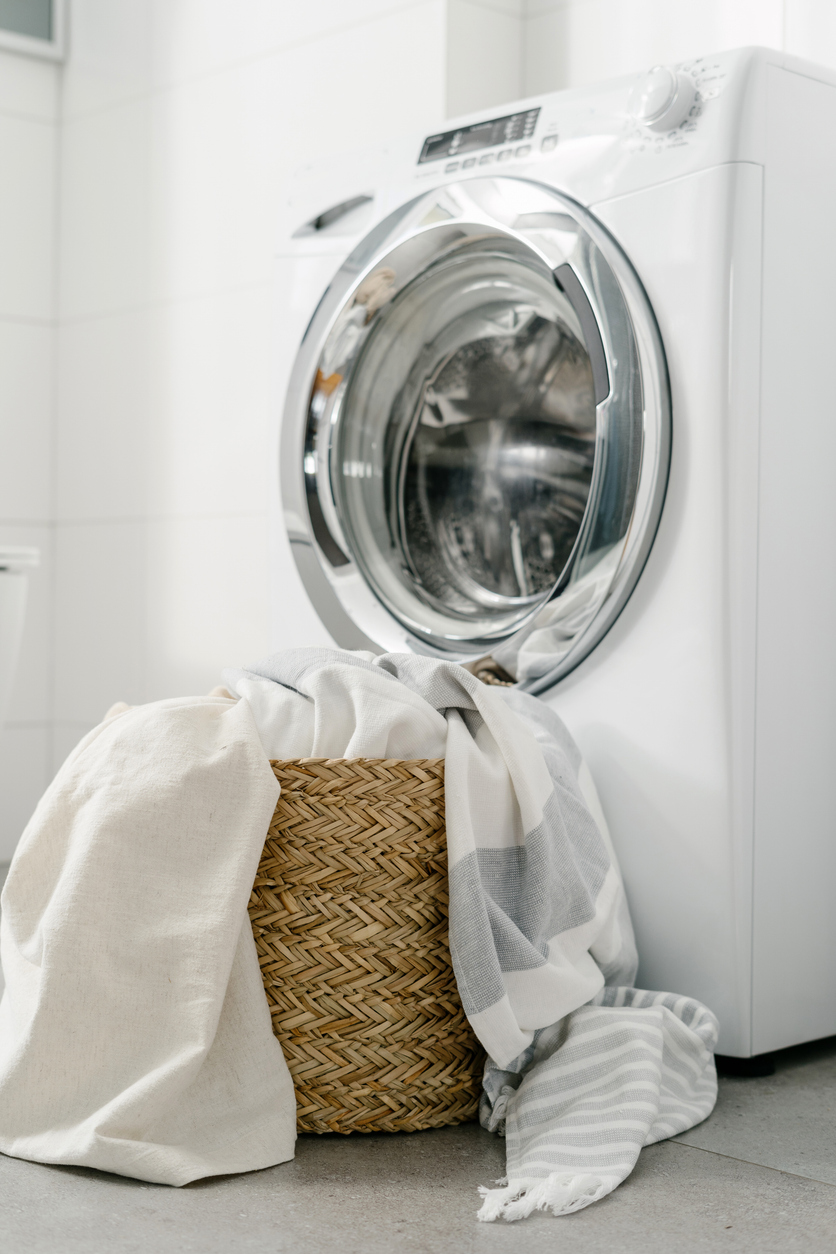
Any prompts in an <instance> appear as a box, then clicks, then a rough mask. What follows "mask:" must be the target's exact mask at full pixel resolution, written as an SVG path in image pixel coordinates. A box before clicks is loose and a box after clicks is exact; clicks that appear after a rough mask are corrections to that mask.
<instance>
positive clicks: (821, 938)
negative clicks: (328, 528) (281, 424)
mask: <svg viewBox="0 0 836 1254" xmlns="http://www.w3.org/2000/svg"><path fill="white" fill-rule="evenodd" d="M673 70H674V72H675V73H676V72H678V73H679V74H680V76H681V75H683V74H684V75H686V76H688V79H689V81H691V82H693V84H694V85H695V87H696V101H695V103H694V105H693V106H691V107H690V108H689V112H688V113H687V114H686V115H685V118H684V120H683V121H680V122H679V124H678V125H676V126H675V128H674V129H673V130H670V131H667V130H661V131H660V130H659V129H654V128H653V126H652V125H648V124H647V123H646V119H647V117H648V110H650V109H651V107H652V106H653V100H651V101H650V104H648V103H647V100H648V97H647V93H645V97H642V96H641V92H642V85H643V83H645V82H646V80H645V79H644V76H635V77H631V78H629V79H624V80H620V81H618V82H615V83H613V84H610V85H605V86H602V87H600V88H596V89H583V90H575V91H568V92H562V93H558V94H555V95H551V96H546V97H543V98H541V99H538V100H533V101H526V102H524V104H523V105H520V106H507V107H506V108H505V109H504V110H494V111H492V112H484V113H481V114H478V115H473V116H472V117H470V118H467V119H464V120H463V121H462V122H461V123H460V125H461V126H462V127H463V128H465V127H467V126H469V125H471V124H472V123H474V122H477V123H478V122H481V121H483V120H484V121H489V120H490V119H491V118H492V117H493V116H495V115H496V114H498V113H500V112H503V113H506V114H508V113H510V112H511V111H512V108H513V109H515V110H518V111H520V112H522V111H526V110H528V111H531V110H533V109H535V108H539V111H540V112H539V114H538V115H537V121H536V127H535V128H534V130H533V133H532V134H531V135H530V137H527V138H526V143H525V144H518V145H517V146H516V148H505V149H502V148H500V149H494V150H493V151H494V154H495V157H496V158H497V159H498V157H499V153H500V152H501V151H502V152H507V153H508V156H507V158H506V159H505V161H504V163H503V166H502V174H503V175H507V176H511V177H514V178H517V179H523V180H530V181H532V182H534V183H536V184H538V185H541V186H544V187H547V188H550V189H555V190H556V191H558V192H559V193H561V194H562V195H564V196H566V197H569V198H571V199H572V200H573V201H574V202H576V203H577V204H578V205H580V206H582V207H583V208H584V209H585V210H586V211H588V213H589V214H591V215H592V217H593V218H594V220H595V221H597V223H599V224H602V226H603V227H604V228H605V229H606V231H607V232H609V234H610V236H611V237H612V238H613V239H614V240H615V241H616V242H617V244H618V245H619V246H620V248H621V250H623V253H624V255H625V256H626V258H628V259H629V261H630V263H632V266H633V267H634V268H635V272H636V273H637V275H638V277H639V279H640V281H641V284H642V285H643V288H644V292H645V293H646V296H647V299H648V302H649V305H650V307H651V308H652V311H653V314H654V315H655V319H656V322H657V324H658V329H659V333H660V335H661V342H662V345H663V347H664V356H665V359H666V362H667V373H668V377H669V381H670V407H671V415H672V443H671V450H670V472H669V478H668V482H667V491H666V495H665V498H664V506H663V508H662V510H661V517H660V521H659V524H658V530H657V531H656V534H655V539H654V538H653V536H652V534H651V535H650V537H649V541H652V543H649V553H648V555H647V559H646V563H645V565H644V568H643V571H642V573H641V574H640V576H639V577H638V580H637V582H636V583H635V586H634V587H633V589H632V592H631V593H630V595H629V597H628V599H627V600H626V604H624V606H623V608H622V609H621V610H620V613H619V614H618V616H617V617H616V618H615V620H614V621H613V622H612V623H611V624H609V625H608V629H607V630H606V634H604V635H603V638H602V639H600V641H598V642H597V643H596V644H595V645H594V647H592V648H591V650H590V651H588V652H587V653H586V654H585V655H584V656H583V657H582V659H581V660H580V661H579V662H578V664H576V665H574V667H573V669H571V670H570V671H569V672H568V673H566V674H563V675H562V676H561V677H560V678H559V679H558V681H557V682H556V683H554V684H553V685H552V686H551V687H549V688H548V689H547V690H545V691H542V692H541V695H542V697H543V699H544V700H547V701H549V702H550V703H551V704H553V706H554V708H555V709H556V710H557V711H558V713H559V714H560V715H561V717H562V718H563V719H564V720H565V722H566V723H567V725H568V726H569V728H570V730H571V731H572V733H573V735H574V736H575V737H576V739H577V741H578V743H579V745H580V747H581V749H582V751H583V753H584V755H585V757H586V759H587V761H588V763H589V765H590V767H591V769H592V772H593V775H594V777H595V780H596V783H597V785H598V789H599V791H600V794H601V798H602V802H603V805H604V809H605V812H606V815H607V820H608V822H609V824H610V827H611V831H612V835H613V840H614V843H615V845H616V849H617V852H618V856H619V860H620V862H621V866H622V869H623V872H624V877H625V881H626V885H627V891H628V896H629V899H630V904H631V909H632V913H633V919H634V923H635V926H636V932H637V939H638V944H639V952H640V957H641V969H640V973H639V982H640V983H641V985H642V986H643V987H645V988H659V989H666V990H673V991H676V992H681V993H683V994H688V995H692V996H695V997H698V998H700V999H701V1000H703V1001H704V1002H705V1003H706V1004H707V1005H709V1006H710V1007H711V1008H712V1009H713V1010H714V1011H715V1012H716V1013H717V1015H718V1017H719V1019H720V1023H721V1041H720V1051H721V1052H722V1053H725V1054H731V1055H738V1056H749V1055H754V1054H759V1053H763V1052H766V1051H770V1050H774V1049H780V1048H783V1047H785V1046H788V1045H792V1044H795V1043H798V1042H801V1041H807V1040H813V1039H816V1038H820V1037H825V1036H829V1035H831V1034H834V1033H836V968H835V967H834V963H833V961H832V954H833V953H834V952H836V910H834V909H833V908H832V904H831V903H832V898H833V895H834V892H836V839H834V834H835V829H836V771H834V769H833V766H832V763H833V761H834V758H836V650H834V649H833V641H834V639H836V578H834V574H833V571H832V569H831V565H830V561H829V555H830V553H831V552H832V549H833V544H834V540H836V493H834V491H833V486H832V480H833V473H834V472H833V467H834V466H836V421H834V418H836V415H835V414H834V413H833V412H832V411H833V408H834V402H833V399H832V389H831V388H829V386H828V385H827V382H826V378H825V374H824V368H825V364H826V362H827V361H828V360H829V359H830V356H831V353H832V344H833V343H834V338H836V313H834V302H833V295H832V294H833V292H834V291H836V238H835V237H834V234H833V230H832V223H833V222H834V220H836V164H834V163H833V162H832V161H830V160H829V159H828V156H827V154H828V153H829V152H830V151H831V150H832V136H833V135H834V134H836V76H834V75H833V74H831V73H830V72H829V71H826V70H821V69H819V68H818V67H815V66H812V65H808V64H806V63H804V62H800V61H797V60H795V59H793V58H789V57H786V56H783V55H782V54H779V53H774V52H770V51H766V50H759V49H747V50H741V51H738V52H733V53H724V54H721V55H719V56H717V57H714V58H706V59H703V60H701V61H698V62H690V63H687V64H683V65H681V66H677V67H673ZM654 90H655V87H654ZM637 101H638V104H637V103H636V102H637ZM642 109H644V113H642ZM637 113H638V114H640V115H641V116H640V117H639V118H637ZM651 123H652V118H651ZM445 125H447V126H448V128H449V129H450V130H451V131H452V130H453V129H455V126H456V124H445ZM555 136H556V140H555V139H554V138H553V137H555ZM422 140H423V137H422V136H415V137H408V138H407V139H406V140H404V142H403V144H402V145H399V146H395V145H393V146H391V147H390V148H389V149H388V150H386V151H377V152H371V153H366V154H359V155H355V156H352V157H350V158H349V157H345V158H342V159H340V160H338V161H331V162H327V163H322V165H315V166H312V167H311V169H309V170H307V171H303V172H302V173H301V174H300V176H299V178H298V180H297V182H296V185H295V190H294V197H293V202H292V203H291V205H289V206H288V211H287V218H286V221H285V222H284V224H283V230H282V237H283V242H282V245H281V249H280V254H281V255H280V258H279V268H280V310H281V318H282V326H281V342H280V346H279V351H280V353H281V355H282V360H281V363H280V364H281V370H282V372H283V374H284V376H285V379H287V378H290V376H291V367H292V364H293V359H294V357H295V355H296V350H297V347H298V345H299V343H300V341H303V348H304V337H305V336H306V334H307V335H308V336H309V335H310V324H311V320H312V315H314V311H315V310H316V309H317V306H318V305H319V304H320V302H321V301H323V299H324V300H326V301H327V299H328V296H327V289H328V288H329V284H331V282H332V279H333V276H334V274H335V272H336V271H337V270H338V269H339V267H340V266H341V265H342V263H343V262H344V261H345V259H346V258H347V257H348V256H349V254H351V253H352V250H354V249H355V248H356V246H357V245H358V243H359V242H360V241H361V240H362V239H364V238H366V237H368V233H369V232H370V231H371V230H372V229H373V228H374V227H375V226H376V225H377V224H378V223H381V222H382V221H383V220H384V219H386V217H387V215H389V214H391V213H392V212H393V211H396V210H397V209H398V208H399V206H401V205H403V204H405V203H407V202H410V201H412V200H414V199H415V198H416V197H417V196H419V195H421V193H423V192H425V191H428V190H429V189H435V188H443V187H444V185H445V184H452V183H454V182H455V183H456V184H462V183H463V181H464V180H465V179H466V178H469V177H477V176H479V175H480V173H481V174H484V171H483V170H480V166H479V165H478V164H476V165H475V167H473V166H471V167H470V169H469V170H464V169H463V168H462V161H461V160H448V159H446V158H445V157H442V158H441V159H439V160H436V161H425V162H424V163H422V164H417V158H418V154H419V153H420V152H421V151H422ZM517 154H518V155H517ZM474 171H475V172H474ZM354 201H356V202H357V203H356V205H355V206H354V207H353V208H352V209H351V210H350V211H347V212H341V213H336V214H333V215H331V216H330V217H329V214H328V213H327V212H325V211H327V210H329V209H330V208H331V207H333V206H336V205H339V204H343V205H344V204H346V203H348V204H351V203H352V202H354ZM306 223H307V224H308V228H307V229H305V225H304V224H306ZM300 228H302V230H301V231H300ZM372 238H373V237H372ZM372 251H373V250H372ZM324 293H325V296H324V295H323V294H324ZM315 321H316V320H315V319H314V324H315ZM306 327H308V332H307V333H306ZM297 369H298V368H297ZM305 386H307V388H308V390H310V386H311V383H310V380H308V382H307V384H306V385H305ZM293 388H294V384H293V381H292V380H291V392H290V400H289V402H288V405H289V407H290V408H289V410H288V411H286V416H285V441H284V445H283V453H282V457H283V460H284V463H285V464H284V466H283V474H285V475H286V474H288V473H293V472H292V469H291V470H290V471H289V470H288V461H289V459H293V458H297V457H298V456H300V452H299V450H300V449H301V445H300V444H299V439H300V437H299V435H298V432H296V433H294V432H295V431H296V428H297V427H298V424H299V418H298V416H296V415H294V413H293V412H291V411H292V408H293V404H294V401H293ZM297 390H298V380H297ZM294 440H295V441H296V443H294ZM299 473H301V467H300V468H299ZM285 510H286V525H287V531H288V533H289V535H290V538H291V541H292V542H295V543H294V549H295V551H296V555H297V557H298V561H299V566H300V569H301V570H302V571H303V573H304V570H305V564H306V563H308V564H310V562H311V561H315V559H316V554H315V553H314V551H313V550H314V549H315V545H313V546H312V544H311V541H310V538H309V537H307V538H306V535H305V527H304V522H305V520H303V519H301V518H300V517H299V512H298V508H297V502H296V501H295V500H293V501H289V500H288V498H287V494H286V499H285ZM281 582H282V591H281V597H282V601H283V603H285V604H286V603H287V602H288V601H296V600H299V601H300V602H302V603H304V604H306V605H307V604H309V603H308V601H307V596H306V594H305V592H303V590H302V584H301V582H300V580H299V579H298V578H297V577H295V576H293V577H292V582H291V577H290V576H289V574H288V570H287V568H286V565H285V566H283V568H282V580H281ZM306 582H307V586H308V589H309V591H310V592H311V595H312V597H313V599H314V601H315V602H316V601H317V597H318V593H317V590H316V583H315V581H314V582H311V580H306ZM326 600H327V598H326ZM318 608H319V610H320V613H321V615H322V616H323V617H324V618H325V619H326V621H328V617H329V613H328V606H327V604H325V603H322V604H320V605H319V607H318ZM348 618H350V614H349V615H348ZM310 621H311V622H312V623H313V622H314V618H313V615H311V618H310ZM335 621H336V620H335V619H334V618H333V616H332V617H331V620H330V627H331V632H332V634H335V635H336V638H337V643H339V644H341V645H344V646H346V647H357V646H358V645H360V644H362V642H363V641H364V640H366V639H368V637H369V634H370V633H369V630H368V626H367V623H366V622H364V625H363V631H362V632H360V633H359V635H358V636H356V637H354V638H352V636H351V633H350V632H345V631H342V632H341V631H340V629H339V626H338V627H337V628H335V626H334V622H335ZM317 631H318V632H319V635H318V636H317V635H316V634H314V632H313V631H312V632H311V634H308V635H307V640H309V641H310V642H319V641H322V640H324V639H326V638H327V637H326V636H325V635H324V633H323V631H322V629H321V628H317ZM396 635H397V633H396ZM374 644H375V645H376V646H377V647H379V648H392V647H398V640H397V639H395V640H394V643H393V638H392V637H391V634H390V635H389V636H387V633H386V631H384V630H382V631H381V632H380V633H379V637H378V639H377V640H374ZM400 647H404V648H408V647H414V641H410V640H409V639H408V638H407V635H406V634H404V635H403V637H402V642H401V644H400Z"/></svg>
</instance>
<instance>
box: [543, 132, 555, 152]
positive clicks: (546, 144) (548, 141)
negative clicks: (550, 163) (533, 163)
mask: <svg viewBox="0 0 836 1254" xmlns="http://www.w3.org/2000/svg"><path fill="white" fill-rule="evenodd" d="M556 147H557V136H556V135H546V137H545V138H544V139H541V140H540V151H541V152H551V151H552V149H553V148H556Z"/></svg>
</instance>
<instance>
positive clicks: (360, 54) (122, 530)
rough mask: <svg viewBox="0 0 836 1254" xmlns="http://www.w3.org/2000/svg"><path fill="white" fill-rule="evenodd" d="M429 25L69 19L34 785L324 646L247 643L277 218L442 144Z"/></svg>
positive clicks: (283, 637) (374, 0)
mask: <svg viewBox="0 0 836 1254" xmlns="http://www.w3.org/2000/svg"><path fill="white" fill-rule="evenodd" d="M485 12H486V14H487V13H488V10H485ZM446 16H447V14H446V5H445V3H443V0H418V2H416V0H352V4H351V5H345V4H341V3H339V2H338V0H317V2H316V3H310V4H307V5H299V4H289V3H276V0H245V2H243V3H242V2H240V0H238V2H236V3H233V2H232V0H75V3H74V5H73V22H72V51H71V55H70V58H69V61H68V64H67V66H66V68H65V71H64V83H63V141H62V163H61V211H60V236H59V238H60V245H59V252H60V284H59V292H60V319H61V330H60V350H59V366H58V420H57V431H56V482H55V497H54V500H55V516H56V536H57V581H56V613H55V667H56V674H55V706H54V714H55V719H56V737H55V744H56V761H57V760H59V759H60V758H61V757H62V756H63V755H64V754H65V753H66V751H67V750H68V749H69V748H70V747H72V744H73V743H74V742H75V740H76V739H77V738H78V736H79V734H80V733H81V732H82V731H84V730H85V729H86V728H87V727H89V726H92V725H93V723H95V722H96V721H98V719H99V718H100V717H101V715H102V714H103V712H104V710H105V709H106V708H107V707H108V706H109V705H110V704H111V703H112V702H113V701H115V700H120V699H123V700H127V701H129V702H139V701H147V700H152V699H155V698H158V697H164V696H171V695H177V694H181V693H189V692H195V691H197V692H200V691H203V692H206V691H208V690H209V689H210V688H211V687H213V686H214V685H215V684H216V683H218V682H219V678H220V676H219V672H220V670H221V669H222V668H223V667H224V666H227V665H237V664H241V663H245V662H246V661H247V660H253V659H255V658H257V657H258V656H260V655H262V654H264V653H266V652H268V651H269V649H270V648H271V646H272V645H274V644H276V643H287V644H289V643H292V642H294V643H296V642H299V641H300V639H301V640H304V641H308V640H311V639H313V635H312V633H318V638H319V639H321V640H323V641H325V640H327V636H326V635H325V633H324V630H323V629H322V628H320V627H318V626H317V625H316V624H315V622H311V621H310V619H309V611H307V610H306V608H305V607H303V606H300V607H299V612H298V613H297V612H296V607H294V606H293V605H292V604H288V599H287V597H281V596H279V597H278V599H277V611H278V612H277V614H276V619H275V623H274V625H273V627H272V628H271V618H270V606H271V600H272V598H273V596H274V593H275V587H274V585H275V584H276V582H277V569H278V575H279V576H280V575H281V572H282V570H284V569H286V568H287V565H288V562H289V554H288V553H287V552H286V549H283V548H282V545H281V538H280V537H277V538H275V542H274V544H273V547H272V549H271V541H270V530H269V526H268V518H269V505H270V493H271V491H272V487H273V478H274V476H275V472H276V467H275V464H274V448H275V436H276V430H277V425H278V409H279V405H278V401H277V398H276V396H275V395H274V389H273V370H274V359H275V357H276V345H275V339H274V336H275V319H274V313H275V300H274V293H275V262H274V259H273V254H274V252H275V247H276V242H277V241H276V230H277V219H278V210H279V207H280V205H281V203H282V198H283V197H284V196H285V195H286V193H287V188H288V179H289V175H290V174H291V172H292V171H293V170H294V168H296V167H297V166H299V164H300V163H303V162H304V161H306V160H308V159H309V158H310V156H311V155H312V154H318V153H322V152H323V151H325V152H327V151H329V150H336V149H340V148H346V147H350V146H352V145H364V144H367V143H370V142H374V141H375V139H377V138H383V137H385V136H386V135H387V134H391V133H397V132H400V131H402V130H404V129H405V128H413V127H423V126H429V127H433V126H436V125H437V124H438V123H439V122H440V121H441V119H442V118H443V116H444V103H445V48H446ZM488 16H489V17H492V16H495V14H492V13H491V14H489V15H488ZM500 16H502V15H500ZM513 20H515V21H516V24H517V28H518V30H519V28H520V25H521V24H520V21H519V17H517V18H515V19H513ZM518 49H519V38H518ZM519 63H520V62H519V56H517V62H516V66H517V68H516V69H515V73H516V75H517V77H516V78H515V79H513V92H516V91H518V89H519V77H518V66H519ZM512 94H513V93H512ZM271 554H272V556H271ZM279 582H281V580H280V579H279ZM291 599H292V589H291ZM300 631H301V632H302V634H301V635H300Z"/></svg>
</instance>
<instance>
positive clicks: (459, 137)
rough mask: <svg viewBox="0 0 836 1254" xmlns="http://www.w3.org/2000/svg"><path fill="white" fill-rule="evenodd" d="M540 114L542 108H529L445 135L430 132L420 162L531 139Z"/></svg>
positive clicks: (463, 127) (447, 132)
mask: <svg viewBox="0 0 836 1254" xmlns="http://www.w3.org/2000/svg"><path fill="white" fill-rule="evenodd" d="M539 116H540V110H539V109H529V110H528V111H527V112H526V113H509V114H508V116H507V117H504V118H493V119H492V120H491V121H490V122H474V123H473V125H472V126H460V127H459V129H458V130H456V131H445V132H444V134H443V135H428V136H427V138H426V139H425V140H424V147H423V148H422V149H421V156H420V157H419V158H418V164H419V165H423V164H424V162H425V161H439V160H440V159H441V158H442V157H460V156H462V155H463V154H464V153H466V152H476V151H477V150H478V149H480V148H493V146H494V144H516V143H517V142H518V140H521V139H530V138H531V136H532V135H533V134H534V128H535V126H536V125H537V118H538V117H539Z"/></svg>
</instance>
